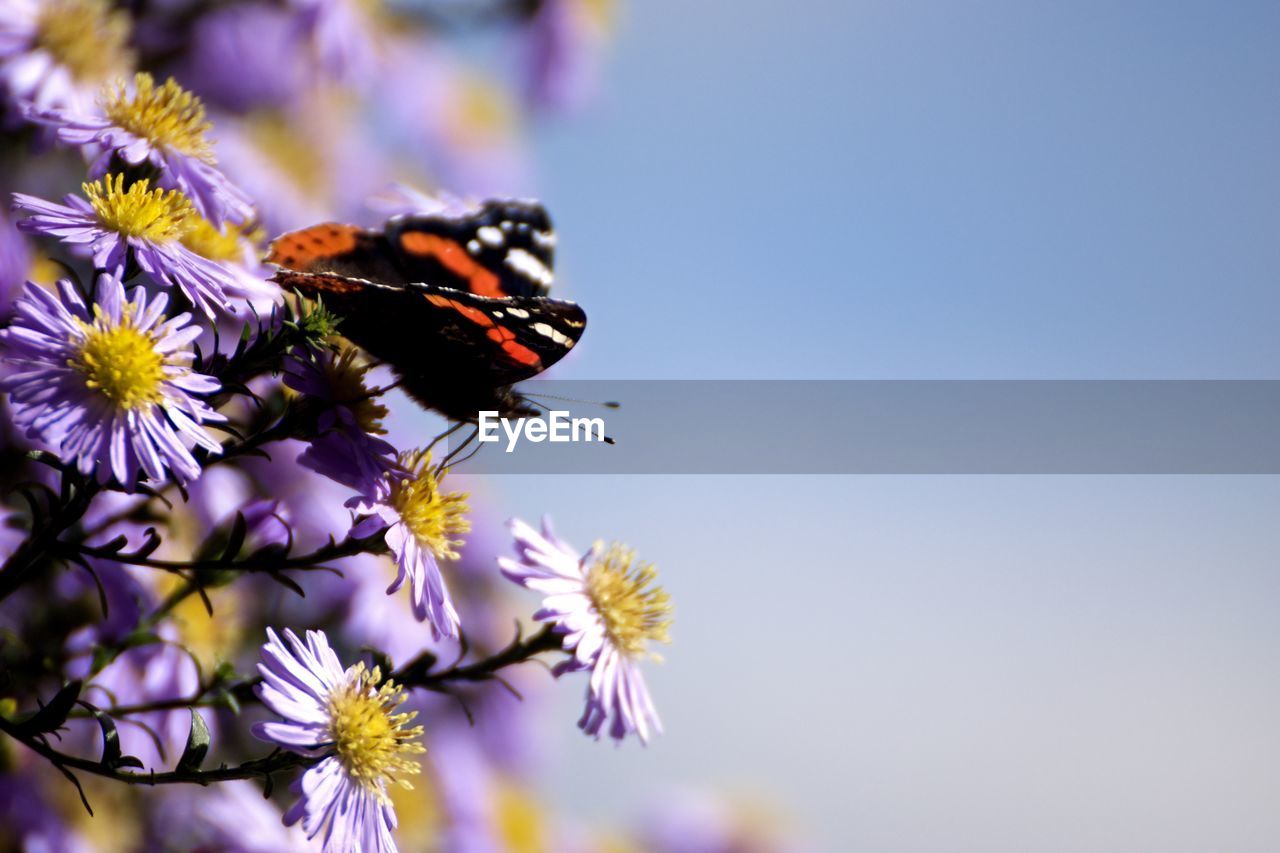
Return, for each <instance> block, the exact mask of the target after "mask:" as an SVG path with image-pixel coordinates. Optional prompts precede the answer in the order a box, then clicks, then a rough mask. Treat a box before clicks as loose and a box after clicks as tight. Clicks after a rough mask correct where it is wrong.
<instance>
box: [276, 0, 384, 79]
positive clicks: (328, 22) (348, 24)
mask: <svg viewBox="0 0 1280 853" xmlns="http://www.w3.org/2000/svg"><path fill="white" fill-rule="evenodd" d="M289 5H290V6H292V7H293V8H294V9H296V10H297V11H298V15H299V29H300V31H301V32H302V33H303V34H305V35H306V36H307V37H308V38H309V39H310V41H311V47H312V49H313V51H314V56H315V60H316V64H317V66H318V69H319V71H320V73H321V74H322V75H324V76H325V77H327V78H328V79H330V80H334V81H336V82H339V83H350V84H365V83H368V82H369V80H370V79H371V77H372V75H373V71H374V65H375V60H376V58H377V45H376V43H375V42H374V39H373V27H372V21H370V20H369V16H368V15H367V14H366V13H365V12H364V11H363V9H362V8H361V6H362V5H363V4H361V3H359V2H357V0H290V2H289Z"/></svg>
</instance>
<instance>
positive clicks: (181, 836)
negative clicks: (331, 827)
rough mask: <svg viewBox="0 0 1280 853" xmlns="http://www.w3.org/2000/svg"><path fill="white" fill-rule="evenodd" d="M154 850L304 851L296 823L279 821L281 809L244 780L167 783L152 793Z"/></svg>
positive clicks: (225, 852)
mask: <svg viewBox="0 0 1280 853" xmlns="http://www.w3.org/2000/svg"><path fill="white" fill-rule="evenodd" d="M152 805H153V806H154V808H152V809H151V815H150V818H151V819H150V824H151V826H150V830H151V836H152V840H153V845H152V849H165V850H217V851H220V853H306V851H308V850H312V849H314V848H313V846H312V845H311V844H310V843H309V842H308V841H307V836H306V835H305V834H304V833H303V831H302V829H301V828H300V827H296V826H290V827H286V826H283V825H281V821H280V812H279V811H278V810H277V809H276V807H275V806H274V805H272V803H271V801H270V800H267V799H263V796H262V791H261V790H260V789H259V787H258V786H257V785H255V784H254V783H253V782H250V781H249V780H247V779H236V780H233V781H231V782H222V783H220V784H217V785H210V786H207V787H199V786H195V785H168V786H163V787H162V788H160V789H158V790H157V791H156V792H155V797H154V803H152Z"/></svg>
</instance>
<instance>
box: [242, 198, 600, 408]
mask: <svg viewBox="0 0 1280 853" xmlns="http://www.w3.org/2000/svg"><path fill="white" fill-rule="evenodd" d="M555 243H556V234H555V230H554V229H553V228H552V226H551V220H550V217H549V216H548V215H547V212H546V210H545V209H544V208H543V207H542V205H540V204H538V203H536V202H528V201H517V200H490V201H486V202H484V203H482V204H481V205H479V206H478V207H477V208H475V209H472V210H469V211H465V212H462V213H456V214H455V213H432V214H415V215H407V216H395V217H392V218H391V219H389V220H388V221H387V222H386V223H385V225H384V226H383V227H382V228H381V229H373V230H371V229H364V228H359V227H357V226H354V225H341V224H336V223H322V224H320V225H313V226H311V227H309V228H304V229H302V230H300V231H291V232H289V233H287V234H284V235H282V236H280V237H278V238H277V239H276V240H275V241H274V242H273V243H272V244H271V248H270V250H269V253H268V255H267V261H268V262H270V263H273V264H276V265H277V266H279V267H280V269H279V271H278V272H277V273H276V274H275V276H274V277H273V280H274V281H276V282H278V283H279V284H280V285H281V286H282V287H284V288H286V289H288V290H292V291H293V292H295V293H298V294H301V295H302V296H305V297H308V298H312V299H320V300H321V301H323V303H324V305H325V307H326V308H328V309H329V310H331V311H333V312H334V313H335V314H337V315H338V316H339V317H341V318H342V322H341V325H340V327H339V331H340V332H341V334H342V335H343V336H344V337H346V338H347V339H348V340H350V341H351V342H352V343H354V344H356V345H357V346H359V347H361V348H362V349H364V350H365V351H366V352H368V353H369V354H370V355H372V356H373V357H375V358H377V359H379V360H381V361H383V362H385V363H387V364H389V365H390V366H391V367H392V368H393V369H394V370H395V371H396V373H397V374H398V376H399V379H400V387H402V388H403V389H404V390H405V391H406V392H407V393H408V394H409V395H410V396H412V397H413V398H414V399H415V400H417V401H418V402H419V403H420V404H422V405H423V406H424V407H426V408H428V409H434V410H435V411H438V412H440V413H441V414H443V415H445V416H446V417H448V418H450V419H452V420H456V421H466V422H474V421H475V420H476V418H477V414H478V413H479V412H480V411H497V412H498V413H499V416H501V417H524V416H527V415H531V414H535V413H536V410H535V409H533V408H531V407H530V404H529V403H528V402H527V401H526V399H525V398H524V397H523V395H521V394H520V393H519V392H518V391H516V390H514V388H513V387H512V386H514V385H515V384H516V383H517V382H520V381H522V380H525V379H529V378H531V377H533V376H536V375H538V374H539V373H541V372H542V371H544V370H546V369H547V368H548V367H550V366H551V365H553V364H555V363H556V362H557V361H559V360H560V359H561V358H563V357H564V356H565V354H566V353H568V352H569V350H571V349H572V348H573V347H574V346H575V345H576V344H577V343H578V341H579V340H580V339H581V338H582V333H583V331H584V330H585V329H586V325H587V316H586V314H585V313H584V312H583V310H582V309H581V308H580V307H579V306H578V305H577V304H576V303H574V302H569V301H567V300H564V299H552V298H550V297H548V296H547V293H548V292H549V290H550V287H551V283H552V278H553V274H552V269H553V264H554V257H555Z"/></svg>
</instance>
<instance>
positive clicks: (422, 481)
mask: <svg viewBox="0 0 1280 853" xmlns="http://www.w3.org/2000/svg"><path fill="white" fill-rule="evenodd" d="M400 464H401V465H402V466H403V467H404V469H405V470H406V471H408V472H409V476H408V477H402V478H396V479H394V480H393V482H392V485H391V496H390V500H389V502H390V503H391V505H392V506H393V507H394V508H395V510H396V512H398V513H399V514H400V518H401V519H402V520H403V521H404V524H405V526H407V527H408V528H409V530H410V531H411V532H412V533H413V535H414V538H416V539H417V540H418V542H419V543H420V544H421V545H423V546H425V547H426V548H428V549H430V550H431V552H432V553H433V554H434V555H435V556H436V558H437V559H446V558H447V559H450V560H456V559H458V552H457V550H456V549H457V547H458V546H461V545H462V540H460V539H454V538H452V537H453V536H455V535H456V534H459V533H466V532H468V531H469V530H471V522H469V521H467V519H466V514H467V511H468V509H469V507H468V506H467V495H466V494H465V493H463V492H448V493H445V492H442V491H441V490H440V481H441V480H442V479H443V478H444V475H445V473H447V471H438V470H436V469H434V468H432V466H431V454H430V453H429V452H422V451H412V452H408V453H402V454H400Z"/></svg>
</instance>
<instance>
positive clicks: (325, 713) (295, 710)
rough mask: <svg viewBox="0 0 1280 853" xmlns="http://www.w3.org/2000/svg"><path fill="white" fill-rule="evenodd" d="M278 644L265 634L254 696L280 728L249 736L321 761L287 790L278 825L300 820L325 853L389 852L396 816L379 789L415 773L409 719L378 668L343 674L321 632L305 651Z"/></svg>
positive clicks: (400, 696) (263, 726)
mask: <svg viewBox="0 0 1280 853" xmlns="http://www.w3.org/2000/svg"><path fill="white" fill-rule="evenodd" d="M284 636H285V640H287V641H288V645H287V646H286V645H285V643H284V642H281V640H280V637H279V636H277V635H276V632H275V631H273V630H271V629H270V628H268V629H267V639H268V642H267V644H266V645H265V646H263V647H262V663H260V664H258V671H259V672H261V673H262V678H263V682H262V684H260V685H259V686H258V687H257V688H256V690H257V693H258V696H259V698H261V699H262V702H263V704H265V705H266V706H267V707H268V708H270V709H271V710H272V711H274V712H275V713H277V714H279V715H280V716H281V717H284V718H285V720H286V722H282V723H276V722H263V723H258V724H256V725H255V726H254V729H253V730H254V734H255V735H257V736H258V737H260V738H262V739H264V740H267V741H271V742H272V743H276V744H279V745H280V746H283V747H285V748H286V749H290V750H293V751H294V752H298V753H301V754H303V755H308V756H324V758H323V759H322V760H321V761H320V762H319V763H318V764H316V765H314V766H313V767H311V768H309V769H308V770H307V771H306V772H305V773H303V774H302V776H301V777H300V778H299V779H298V780H297V781H296V782H295V783H294V785H293V787H292V790H293V791H294V792H295V793H297V794H300V795H301V799H299V800H298V802H296V803H295V804H294V805H293V806H292V807H291V808H290V809H289V811H288V812H286V813H285V816H284V822H285V824H286V825H289V826H292V825H293V824H294V823H296V822H297V821H298V820H299V819H301V820H302V827H303V829H304V831H305V832H306V834H307V837H308V838H315V837H316V836H317V835H321V836H322V837H323V840H324V849H325V850H326V851H335V853H336V851H348V850H371V851H372V850H377V851H390V850H395V849H396V848H395V842H394V841H393V840H392V838H391V831H392V830H393V829H395V826H396V816H395V811H394V809H393V808H392V806H391V800H390V798H389V797H388V795H387V783H388V782H394V783H396V784H399V785H401V786H404V787H412V785H410V783H409V781H408V780H407V779H404V778H403V776H404V775H406V774H415V773H418V772H420V771H421V767H420V765H419V763H418V761H417V759H416V758H415V756H417V755H421V754H422V753H424V752H426V750H425V749H424V748H423V747H422V745H421V744H419V743H416V740H417V739H418V738H419V737H421V735H422V727H421V726H414V727H412V728H410V727H409V725H408V724H409V723H410V722H411V721H412V719H413V717H414V716H415V715H414V714H413V713H411V712H400V713H397V711H396V708H397V707H398V706H399V705H400V703H402V702H403V701H404V699H405V693H404V690H403V689H401V688H400V687H398V686H396V684H395V683H394V682H392V681H387V682H385V683H383V682H382V674H381V673H380V672H379V670H378V668H377V667H374V668H373V670H372V671H369V670H367V669H365V666H364V664H363V663H357V664H355V665H354V666H350V667H347V668H346V669H343V668H342V664H341V663H339V662H338V656H337V655H336V654H334V652H333V649H332V648H330V646H329V640H328V638H327V637H325V635H324V633H323V632H321V631H308V632H307V641H306V643H305V644H304V643H303V642H302V641H301V640H300V639H298V637H297V635H296V634H294V633H293V632H292V631H290V630H287V629H286V630H285V632H284Z"/></svg>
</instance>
